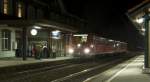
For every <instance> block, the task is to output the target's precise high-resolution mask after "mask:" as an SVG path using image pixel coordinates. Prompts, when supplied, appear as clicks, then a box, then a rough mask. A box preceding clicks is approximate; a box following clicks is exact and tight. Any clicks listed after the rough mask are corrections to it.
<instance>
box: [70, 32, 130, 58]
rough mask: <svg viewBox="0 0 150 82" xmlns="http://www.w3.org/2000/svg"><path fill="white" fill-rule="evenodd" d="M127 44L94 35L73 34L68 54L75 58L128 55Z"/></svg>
mask: <svg viewBox="0 0 150 82" xmlns="http://www.w3.org/2000/svg"><path fill="white" fill-rule="evenodd" d="M127 51H128V50H127V43H126V42H121V41H116V40H112V39H108V38H104V37H99V36H97V35H94V34H72V36H71V38H70V43H69V44H68V47H67V52H68V54H72V55H73V56H75V57H91V56H96V55H108V54H118V53H126V52H127Z"/></svg>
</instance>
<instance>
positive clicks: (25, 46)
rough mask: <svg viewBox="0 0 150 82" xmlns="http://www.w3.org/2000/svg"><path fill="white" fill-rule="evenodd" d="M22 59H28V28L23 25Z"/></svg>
mask: <svg viewBox="0 0 150 82" xmlns="http://www.w3.org/2000/svg"><path fill="white" fill-rule="evenodd" d="M22 46H23V47H22V59H23V60H26V59H27V58H26V55H27V28H26V27H23V32H22Z"/></svg>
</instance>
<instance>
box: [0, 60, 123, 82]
mask: <svg viewBox="0 0 150 82" xmlns="http://www.w3.org/2000/svg"><path fill="white" fill-rule="evenodd" d="M121 61H123V59H117V60H115V61H114V58H108V59H101V60H98V61H95V60H94V61H88V62H80V63H79V62H78V63H67V64H61V65H56V66H51V67H45V68H40V69H34V70H27V71H23V72H18V73H15V74H14V75H13V77H10V76H12V75H10V76H9V77H10V78H9V79H8V77H7V79H1V80H0V82H80V81H82V79H84V78H85V77H83V76H82V75H84V76H85V75H86V76H87V75H93V74H95V73H96V72H98V73H99V72H100V71H98V70H102V69H103V68H104V67H107V66H109V65H113V64H115V63H117V62H121ZM110 62H111V63H110ZM94 71H95V72H94ZM77 80H80V81H77Z"/></svg>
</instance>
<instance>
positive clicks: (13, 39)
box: [0, 26, 16, 58]
mask: <svg viewBox="0 0 150 82" xmlns="http://www.w3.org/2000/svg"><path fill="white" fill-rule="evenodd" d="M2 29H9V30H10V31H11V41H10V42H11V49H10V50H9V51H2V46H0V58H1V57H14V56H15V49H14V48H15V45H14V43H15V42H16V37H15V29H14V28H12V27H8V26H0V45H2Z"/></svg>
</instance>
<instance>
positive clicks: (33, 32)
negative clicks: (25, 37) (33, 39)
mask: <svg viewBox="0 0 150 82" xmlns="http://www.w3.org/2000/svg"><path fill="white" fill-rule="evenodd" d="M30 33H31V35H33V36H36V35H37V33H38V31H37V30H36V29H31V31H30Z"/></svg>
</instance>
